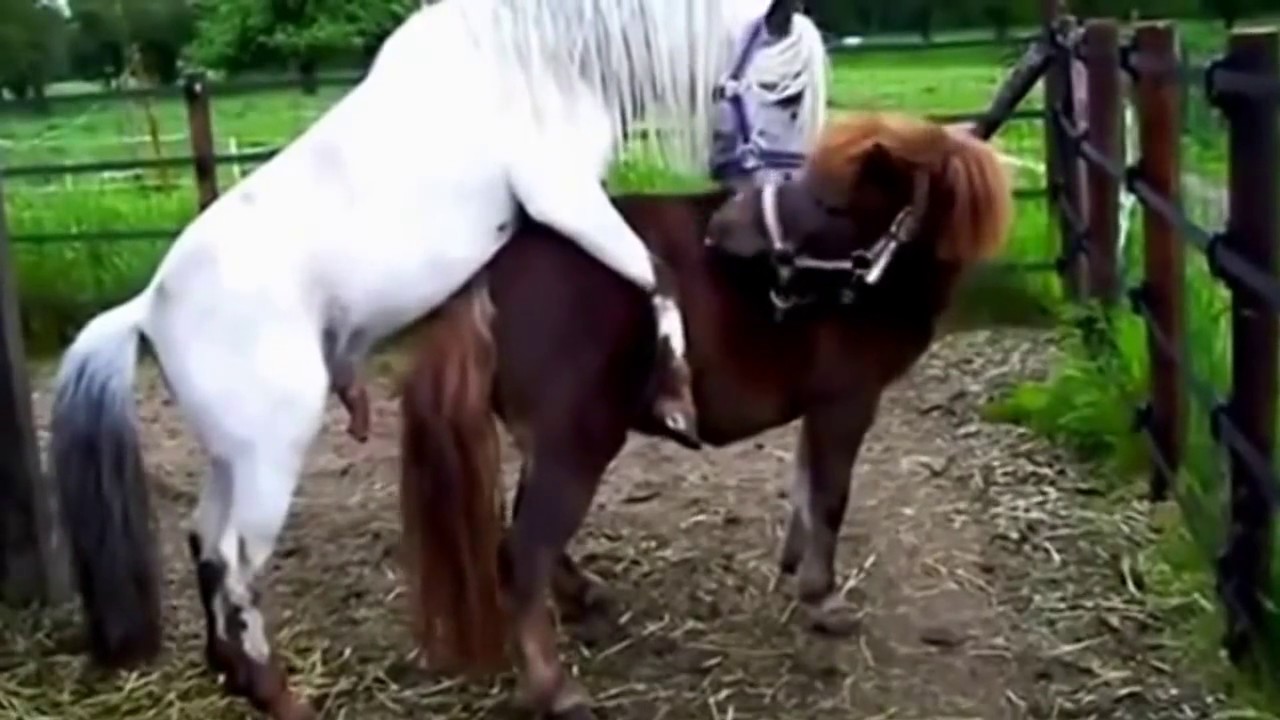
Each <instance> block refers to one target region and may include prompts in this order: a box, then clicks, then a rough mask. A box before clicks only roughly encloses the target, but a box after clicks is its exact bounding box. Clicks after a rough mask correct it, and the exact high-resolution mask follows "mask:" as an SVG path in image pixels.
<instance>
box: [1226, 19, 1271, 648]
mask: <svg viewBox="0 0 1280 720" xmlns="http://www.w3.org/2000/svg"><path fill="white" fill-rule="evenodd" d="M1278 42H1280V34H1278V33H1277V31H1276V30H1274V29H1268V30H1239V31H1236V32H1234V33H1232V35H1231V42H1230V51H1229V53H1228V55H1227V58H1226V61H1225V63H1224V67H1225V68H1226V69H1229V70H1231V71H1234V72H1238V73H1247V74H1248V75H1250V76H1252V77H1255V78H1258V79H1260V80H1263V81H1267V82H1271V83H1276V82H1280V58H1278V57H1277V43H1278ZM1211 84H1212V83H1211ZM1217 101H1218V105H1219V107H1220V108H1221V109H1222V111H1223V113H1224V114H1225V116H1226V119H1227V125H1228V128H1229V132H1230V137H1229V140H1228V147H1229V165H1230V180H1229V182H1230V199H1229V206H1230V218H1229V219H1228V221H1227V232H1226V235H1225V236H1224V242H1226V243H1227V244H1228V245H1229V246H1230V248H1231V249H1232V250H1234V251H1236V252H1237V253H1238V254H1239V255H1240V256H1242V257H1243V258H1244V259H1245V260H1246V261H1248V262H1249V263H1250V264H1252V265H1253V266H1254V267H1255V268H1256V269H1257V270H1259V271H1260V272H1262V273H1265V274H1266V275H1267V276H1268V277H1275V276H1276V256H1277V235H1278V234H1280V224H1278V223H1277V218H1276V207H1275V202H1276V198H1277V197H1280V178H1278V174H1280V167H1278V166H1277V163H1280V137H1278V134H1280V111H1278V105H1277V99H1276V98H1275V97H1274V96H1268V95H1267V94H1261V95H1258V96H1247V95H1246V94H1244V93H1241V94H1233V95H1231V96H1226V97H1222V98H1218V99H1217ZM1229 285H1230V289H1231V355H1232V359H1231V396H1230V398H1229V400H1228V401H1227V406H1226V413H1227V418H1228V419H1229V420H1230V422H1231V424H1232V425H1233V426H1234V427H1233V429H1234V430H1236V431H1238V433H1239V434H1240V435H1241V436H1242V437H1241V438H1240V439H1241V440H1243V441H1244V442H1247V443H1249V444H1250V445H1252V447H1253V449H1254V451H1256V453H1257V455H1258V456H1259V458H1258V459H1260V460H1261V461H1262V462H1265V463H1266V466H1267V470H1270V468H1271V467H1272V466H1273V457H1274V438H1275V415H1276V381H1277V378H1276V362H1277V354H1278V353H1277V340H1278V333H1277V318H1276V315H1275V314H1274V313H1273V312H1272V311H1271V309H1270V308H1269V307H1268V306H1267V303H1265V302H1264V301H1263V300H1262V299H1261V298H1258V297H1256V296H1255V295H1254V293H1252V292H1250V291H1249V290H1248V289H1247V288H1245V287H1242V286H1240V284H1239V283H1234V282H1232V283H1229ZM1229 458H1230V465H1229V467H1230V471H1231V502H1230V510H1229V512H1230V525H1229V530H1228V533H1227V536H1228V537H1227V543H1226V548H1225V549H1224V550H1223V553H1222V556H1221V558H1220V559H1219V568H1218V569H1219V583H1220V586H1219V590H1220V592H1221V593H1222V595H1223V601H1224V604H1225V605H1226V608H1227V613H1228V629H1227V636H1226V638H1225V644H1226V647H1227V651H1228V653H1229V654H1230V656H1231V659H1232V660H1233V661H1234V662H1237V663H1239V662H1241V661H1242V660H1243V659H1244V658H1245V657H1247V656H1248V655H1250V654H1253V651H1255V650H1260V649H1262V648H1264V647H1265V644H1259V643H1255V642H1254V641H1255V640H1257V639H1259V638H1263V637H1265V636H1264V635H1263V633H1264V632H1265V631H1266V629H1267V628H1266V626H1267V613H1268V611H1267V609H1266V606H1265V602H1264V599H1263V593H1264V592H1265V588H1266V587H1267V585H1268V584H1269V580H1270V574H1271V553H1272V548H1271V542H1272V523H1273V517H1274V513H1275V507H1274V504H1273V502H1274V501H1273V498H1274V497H1275V494H1274V493H1275V490H1276V488H1272V487H1269V484H1270V482H1271V476H1272V473H1270V472H1267V473H1266V475H1265V476H1261V477H1260V476H1259V474H1258V473H1256V472H1254V471H1253V469H1252V465H1251V463H1249V462H1248V461H1247V458H1246V457H1244V456H1242V454H1241V453H1240V452H1238V451H1237V450H1235V449H1230V450H1229ZM1264 643H1265V641H1264Z"/></svg>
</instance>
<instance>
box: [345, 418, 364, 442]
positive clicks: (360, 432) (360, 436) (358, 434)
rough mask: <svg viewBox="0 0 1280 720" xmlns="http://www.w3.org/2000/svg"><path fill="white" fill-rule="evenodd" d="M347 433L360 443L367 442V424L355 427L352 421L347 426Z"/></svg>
mask: <svg viewBox="0 0 1280 720" xmlns="http://www.w3.org/2000/svg"><path fill="white" fill-rule="evenodd" d="M347 435H349V436H351V439H352V440H355V441H356V442H358V443H360V444H361V445H363V444H365V443H367V442H369V428H368V426H360V427H357V426H356V425H355V424H354V423H352V424H351V425H348V426H347Z"/></svg>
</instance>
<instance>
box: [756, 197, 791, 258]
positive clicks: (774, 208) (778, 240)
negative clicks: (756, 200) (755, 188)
mask: <svg viewBox="0 0 1280 720" xmlns="http://www.w3.org/2000/svg"><path fill="white" fill-rule="evenodd" d="M760 215H761V217H763V218H764V229H765V232H766V233H768V235H769V244H770V245H771V246H772V247H773V250H774V252H777V253H781V252H786V249H787V245H786V243H785V242H784V238H785V235H784V233H783V231H782V220H781V218H779V217H778V186H777V185H776V184H774V183H765V184H764V185H763V186H761V188H760Z"/></svg>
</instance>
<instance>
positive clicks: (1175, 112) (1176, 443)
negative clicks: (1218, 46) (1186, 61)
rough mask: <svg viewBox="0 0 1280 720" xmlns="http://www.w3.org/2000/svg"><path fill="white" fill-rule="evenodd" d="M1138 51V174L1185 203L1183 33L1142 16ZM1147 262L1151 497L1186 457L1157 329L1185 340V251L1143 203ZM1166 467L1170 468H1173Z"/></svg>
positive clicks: (1176, 380) (1173, 201)
mask: <svg viewBox="0 0 1280 720" xmlns="http://www.w3.org/2000/svg"><path fill="white" fill-rule="evenodd" d="M1133 47H1134V50H1135V52H1136V53H1137V55H1136V57H1135V59H1134V63H1133V65H1134V67H1133V68H1132V69H1133V71H1134V76H1135V91H1136V95H1137V103H1138V113H1137V115H1138V138H1139V143H1140V144H1141V153H1140V155H1141V157H1140V159H1139V161H1138V176H1139V177H1140V178H1141V179H1142V180H1143V182H1145V183H1146V184H1147V185H1148V186H1149V187H1150V188H1151V190H1152V191H1153V192H1155V193H1156V194H1157V195H1160V196H1161V197H1164V198H1167V199H1168V200H1169V204H1170V205H1172V206H1173V207H1175V208H1181V207H1182V201H1181V193H1180V188H1179V181H1180V174H1179V173H1180V170H1179V166H1180V162H1179V149H1180V139H1181V137H1182V128H1181V127H1180V126H1179V125H1180V120H1181V118H1182V110H1181V107H1180V106H1181V105H1182V102H1181V92H1182V87H1181V84H1180V83H1179V81H1178V69H1179V63H1180V62H1181V56H1180V55H1179V52H1178V34H1177V31H1176V29H1175V28H1174V25H1173V24H1172V23H1168V22H1158V23H1143V24H1141V25H1139V26H1138V28H1137V31H1136V32H1135V34H1134V45H1133ZM1144 208H1145V211H1144V213H1143V228H1144V233H1143V234H1144V236H1145V243H1146V248H1145V252H1144V255H1145V259H1144V261H1145V268H1144V281H1143V301H1144V302H1145V303H1146V305H1147V307H1148V308H1149V309H1150V312H1151V318H1152V320H1153V321H1154V325H1155V327H1152V328H1149V329H1148V331H1147V357H1149V358H1150V359H1151V360H1150V362H1151V406H1150V411H1151V414H1150V417H1149V420H1150V425H1149V430H1150V432H1151V438H1152V441H1153V444H1154V446H1155V452H1157V453H1160V455H1161V457H1162V458H1163V462H1162V463H1161V462H1153V463H1152V474H1151V486H1150V487H1151V498H1152V500H1155V501H1160V500H1163V499H1165V497H1167V495H1168V492H1169V488H1170V486H1171V485H1172V484H1173V483H1174V482H1176V480H1177V473H1178V469H1179V468H1180V467H1181V464H1182V448H1183V442H1184V437H1185V433H1186V399H1185V397H1184V393H1183V388H1182V376H1181V373H1180V372H1179V370H1180V369H1179V367H1178V358H1176V357H1169V356H1168V355H1167V354H1166V353H1165V352H1164V351H1163V346H1162V343H1161V342H1160V340H1159V339H1158V338H1159V336H1163V337H1164V338H1167V339H1168V340H1169V342H1170V344H1172V346H1173V347H1174V348H1175V349H1178V348H1181V347H1182V346H1183V339H1184V336H1185V327H1184V318H1183V296H1184V273H1185V266H1184V262H1185V261H1184V259H1183V248H1182V239H1181V238H1180V237H1178V235H1177V233H1176V232H1175V231H1174V228H1173V226H1172V225H1171V224H1170V222H1169V221H1168V220H1167V219H1166V218H1165V216H1164V215H1163V214H1161V213H1159V212H1156V211H1155V210H1153V209H1152V208H1150V207H1145V205H1144ZM1162 465H1163V467H1164V469H1167V470H1168V473H1169V474H1168V475H1166V474H1165V472H1164V470H1163V469H1162V467H1161V466H1162Z"/></svg>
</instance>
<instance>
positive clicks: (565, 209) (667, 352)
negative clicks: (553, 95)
mask: <svg viewBox="0 0 1280 720" xmlns="http://www.w3.org/2000/svg"><path fill="white" fill-rule="evenodd" d="M552 145H553V146H554V144H552ZM510 178H511V185H512V189H513V190H514V192H515V195H516V197H517V199H518V200H519V202H520V204H521V205H522V206H523V207H524V209H525V212H527V213H529V215H530V216H531V217H532V218H533V219H535V220H537V221H538V222H540V223H542V224H544V225H546V226H548V227H550V228H552V229H554V230H556V231H557V232H559V233H560V234H562V235H564V236H565V237H567V238H569V239H570V240H573V241H574V242H575V243H577V244H578V245H579V246H581V247H582V249H583V250H585V251H586V252H587V253H588V254H590V255H591V256H593V257H594V258H596V259H597V260H599V261H600V262H602V263H604V264H605V265H606V266H608V267H609V268H611V269H612V270H613V271H614V272H616V273H618V274H619V275H622V276H623V277H624V278H626V279H627V280H630V281H631V282H632V283H634V284H635V285H637V286H639V287H640V288H641V289H643V290H644V291H645V292H646V293H648V294H649V295H650V298H651V301H652V303H653V311H654V316H655V319H656V321H657V331H658V341H659V342H658V354H659V358H658V362H659V366H660V367H663V366H665V368H664V370H665V371H662V370H660V375H662V377H659V378H656V379H655V381H656V382H655V391H654V395H655V398H654V401H653V402H654V412H655V414H656V415H657V419H658V421H659V422H660V423H661V425H662V430H663V431H664V432H663V434H664V435H667V436H668V437H671V438H672V439H674V440H676V441H677V442H679V443H681V444H682V445H685V446H686V447H690V448H696V447H698V446H699V445H700V442H699V440H698V439H697V420H696V412H695V410H694V407H693V399H692V391H691V389H690V377H689V376H690V372H689V366H688V359H687V357H686V354H685V348H686V346H687V340H686V337H685V329H684V320H683V318H682V317H681V314H680V309H679V305H678V304H677V301H676V298H675V287H674V282H665V281H664V282H659V278H658V276H657V272H656V271H655V267H654V265H655V262H654V259H653V258H652V257H651V255H650V253H649V249H648V247H647V246H646V245H645V244H644V241H643V240H641V239H640V236H639V235H637V234H636V232H635V231H634V230H632V229H631V226H630V225H628V224H627V223H626V221H625V220H624V219H623V218H622V215H621V214H619V213H618V210H617V208H616V207H615V206H614V205H613V203H612V202H611V201H610V199H609V196H608V194H607V193H606V192H605V190H604V186H603V184H602V183H601V181H600V179H599V178H597V177H595V176H594V175H593V174H592V173H590V172H589V171H587V170H586V166H585V165H583V164H579V163H575V162H573V161H572V160H569V161H567V162H566V161H561V162H557V161H556V159H555V158H554V157H552V156H551V155H550V154H549V153H547V152H537V151H530V150H529V149H527V148H526V149H524V150H522V152H521V153H520V154H519V156H518V158H517V159H516V160H515V161H514V162H513V163H512V165H511V174H510ZM664 280H665V278H664Z"/></svg>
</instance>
